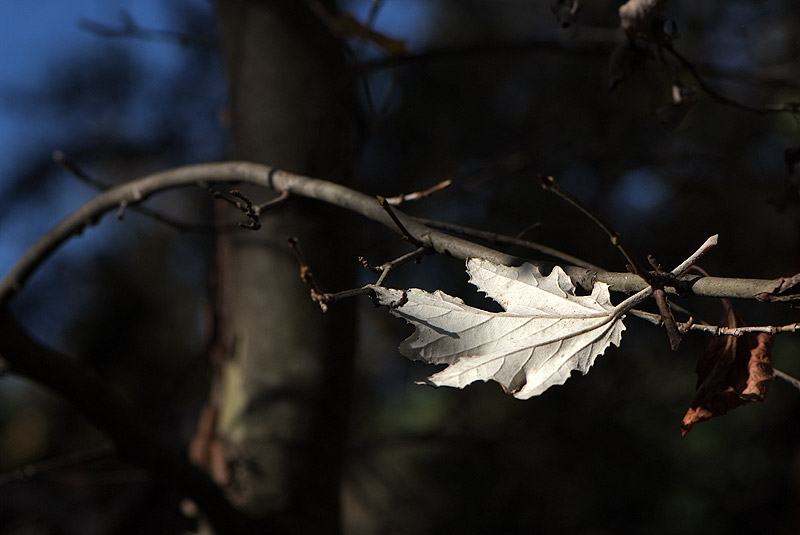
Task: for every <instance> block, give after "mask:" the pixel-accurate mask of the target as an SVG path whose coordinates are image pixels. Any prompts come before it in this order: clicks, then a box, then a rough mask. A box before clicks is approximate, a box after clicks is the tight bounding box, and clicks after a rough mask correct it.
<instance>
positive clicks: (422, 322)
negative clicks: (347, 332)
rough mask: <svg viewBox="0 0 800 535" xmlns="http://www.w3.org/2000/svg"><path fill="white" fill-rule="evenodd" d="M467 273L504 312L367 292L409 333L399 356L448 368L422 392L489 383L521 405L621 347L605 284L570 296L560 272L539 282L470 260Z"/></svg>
mask: <svg viewBox="0 0 800 535" xmlns="http://www.w3.org/2000/svg"><path fill="white" fill-rule="evenodd" d="M467 271H468V273H469V274H470V277H471V278H470V282H471V283H473V284H475V285H476V286H477V287H478V289H479V290H480V291H482V292H484V293H486V295H487V296H488V297H491V298H492V299H494V300H495V301H497V302H498V303H499V304H500V305H501V306H502V307H503V308H504V309H505V310H504V312H499V313H494V312H487V311H485V310H481V309H477V308H473V307H470V306H468V305H466V304H465V303H464V301H462V300H461V299H458V298H456V297H452V296H449V295H447V294H445V293H443V292H441V291H436V292H434V293H428V292H425V291H423V290H418V289H411V290H407V291H401V290H393V289H389V288H383V287H378V286H374V287H373V290H374V291H375V294H376V297H377V299H378V302H379V303H381V304H383V305H386V306H389V308H390V309H391V313H392V314H394V315H395V316H398V317H401V318H403V319H405V320H406V321H408V322H409V323H411V324H413V325H414V327H415V328H416V330H415V332H414V333H413V334H412V335H411V336H410V337H409V338H408V339H406V340H405V341H404V342H403V343H402V344H401V345H400V352H401V353H402V354H403V355H405V356H406V357H408V358H411V359H413V360H421V361H423V362H427V363H430V364H447V365H448V367H447V368H445V369H444V370H442V371H440V372H438V373H436V374H434V375H432V376H431V377H429V378H428V383H429V384H432V385H435V386H453V387H458V388H463V387H465V386H467V385H468V384H470V383H473V382H475V381H488V380H493V381H496V382H498V383H500V384H501V385H502V386H503V388H504V390H505V391H506V392H508V393H510V394H513V395H514V396H515V397H516V398H519V399H528V398H530V397H532V396H536V395H539V394H541V393H542V392H544V391H545V390H547V389H548V388H550V387H551V386H554V385H560V384H563V383H564V382H565V381H566V380H567V379H568V378H569V377H570V374H571V372H572V371H578V372H580V373H584V374H585V373H587V372H588V371H589V368H590V367H591V366H592V364H593V363H594V361H595V359H596V358H597V356H599V355H601V354H602V353H603V352H604V351H605V350H606V349H607V348H608V346H609V345H610V344H612V343H613V344H614V345H617V346H618V345H619V343H620V341H621V339H622V331H623V330H624V329H625V327H624V326H623V324H622V314H619V313H617V310H616V309H615V308H614V306H613V305H612V304H611V301H610V298H609V293H608V285H606V284H603V283H596V284H595V286H594V288H593V291H592V293H591V295H586V296H576V295H575V286H574V284H573V283H572V281H571V280H570V278H569V276H568V275H567V274H566V273H564V271H563V270H562V269H561V268H559V267H555V268H553V271H552V272H551V273H550V275H548V276H546V277H545V276H543V275H542V274H541V273H540V272H539V270H538V268H536V267H535V266H533V265H530V264H523V265H521V266H519V267H508V266H503V265H498V264H494V263H492V262H489V261H487V260H481V259H476V258H471V259H469V260H468V261H467ZM404 297H405V298H406V300H405V301H403V298H404ZM400 302H402V304H401V305H399V306H398V305H397V303H400Z"/></svg>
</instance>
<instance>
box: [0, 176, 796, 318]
mask: <svg viewBox="0 0 800 535" xmlns="http://www.w3.org/2000/svg"><path fill="white" fill-rule="evenodd" d="M212 183H248V184H254V185H258V186H262V187H264V188H269V189H272V190H275V191H276V192H278V193H291V194H293V195H297V196H301V197H307V198H310V199H316V200H319V201H322V202H325V203H328V204H332V205H335V206H338V207H340V208H343V209H345V210H349V211H351V212H355V213H358V214H360V215H362V216H364V217H366V218H368V219H371V220H373V221H375V222H377V223H380V224H381V225H383V226H385V227H387V228H390V229H392V230H394V231H395V232H398V233H399V232H400V231H399V229H398V227H397V224H396V222H395V221H394V220H393V219H392V217H391V216H390V215H389V214H388V213H387V212H386V211H385V210H384V209H383V208H381V206H380V205H379V204H378V203H377V202H375V198H374V197H372V196H370V195H366V194H363V193H360V192H357V191H355V190H352V189H350V188H347V187H345V186H342V185H339V184H335V183H333V182H328V181H325V180H319V179H315V178H311V177H307V176H303V175H297V174H293V173H288V172H285V171H279V170H276V169H274V168H272V167H269V166H265V165H260V164H255V163H250V162H236V161H234V162H221V163H207V164H197V165H189V166H185V167H178V168H175V169H171V170H168V171H164V172H161V173H156V174H152V175H148V176H145V177H143V178H140V179H137V180H132V181H130V182H127V183H125V184H121V185H119V186H116V187H114V188H111V189H109V190H107V191H105V192H102V193H100V194H99V195H97V196H96V197H95V198H94V199H92V200H90V201H89V202H87V203H86V204H84V205H83V206H81V207H80V208H78V209H77V210H76V211H75V212H73V213H72V214H71V215H69V216H68V217H67V218H65V219H64V220H63V221H61V222H60V223H59V224H58V225H56V226H55V227H54V228H53V229H51V230H50V231H49V232H48V233H47V234H45V235H44V236H42V237H41V238H40V239H39V240H38V241H37V242H36V243H34V244H33V246H31V247H30V248H29V249H28V250H27V251H26V252H25V254H24V255H23V256H22V257H21V258H20V260H19V261H18V262H17V264H16V265H14V267H12V268H11V270H10V271H9V272H8V273H7V274H6V276H5V277H4V278H3V280H2V281H0V303H7V302H9V300H10V299H11V298H13V296H14V295H15V294H17V293H18V292H19V291H20V290H21V289H22V288H23V286H24V285H25V283H26V282H27V280H28V279H29V278H30V277H31V275H33V273H34V272H35V271H36V269H38V267H39V266H40V265H41V264H42V263H43V262H44V261H45V260H47V259H48V258H49V257H50V255H51V254H53V252H54V251H56V250H57V249H58V248H59V247H60V246H61V245H62V244H63V243H64V242H66V241H67V240H68V239H70V238H71V237H73V236H75V235H78V234H80V233H81V232H83V230H84V229H86V228H87V227H90V226H92V225H94V224H96V223H97V222H98V221H99V220H100V218H101V217H102V216H103V215H104V214H106V213H108V212H109V211H112V210H115V209H117V208H118V207H119V206H120V205H123V204H124V205H127V206H130V205H134V204H138V203H141V202H142V201H144V200H146V199H147V198H148V197H150V196H152V195H154V194H156V193H159V192H161V191H166V190H170V189H174V188H178V187H182V186H190V185H201V186H204V187H207V186H208V185H209V184H212ZM393 214H394V216H395V218H396V219H397V220H398V221H400V222H401V224H402V226H403V228H404V229H405V231H406V232H407V233H408V234H409V236H410V237H411V238H413V239H414V240H415V241H416V242H417V243H419V244H420V246H422V247H426V248H429V249H431V250H433V251H435V252H437V253H439V254H443V255H447V256H452V257H454V258H460V259H463V260H466V259H467V258H471V257H479V258H485V259H487V260H491V261H492V262H495V263H497V264H506V265H518V264H520V263H522V262H523V261H526V259H523V258H520V257H517V256H513V255H509V254H506V253H503V252H501V251H497V250H495V249H492V248H490V247H486V246H483V245H480V244H477V243H474V242H471V241H469V240H466V239H464V238H460V237H457V236H452V235H450V234H447V233H445V232H441V231H438V230H435V229H433V228H431V227H429V226H427V225H425V224H424V223H422V222H421V221H419V220H417V219H415V218H413V217H410V216H408V215H406V214H405V213H403V212H402V211H400V210H398V209H396V208H395V209H393ZM527 261H530V262H531V263H533V264H535V265H537V266H540V267H542V268H544V269H545V270H547V269H550V268H552V266H553V264H552V263H550V262H538V261H535V260H533V261H532V260H527ZM562 267H563V268H564V271H565V272H566V273H567V274H568V275H569V276H570V277H571V278H572V279H573V280H574V281H575V283H576V284H578V285H580V286H581V287H583V288H585V289H591V288H592V286H593V285H594V282H595V281H600V282H605V283H606V284H609V285H610V286H611V289H612V290H614V291H618V292H623V293H634V292H638V291H639V290H642V289H644V288H645V287H647V283H646V282H645V281H644V280H642V278H641V277H639V276H638V275H634V274H631V273H615V272H608V271H600V270H595V269H587V268H583V267H578V266H562ZM680 280H681V281H682V283H683V284H685V285H686V286H687V287H689V288H691V293H692V294H693V295H698V296H709V297H730V298H748V299H754V298H759V299H762V300H765V297H764V296H769V295H772V294H773V293H774V292H775V291H776V290H777V289H778V288H779V287H780V285H781V283H782V282H783V281H784V280H785V279H783V278H778V279H771V280H768V279H734V278H721V277H703V276H699V275H688V276H686V275H685V276H683V277H681V279H680ZM667 291H670V292H673V291H674V289H672V288H667Z"/></svg>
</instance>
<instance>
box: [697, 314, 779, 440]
mask: <svg viewBox="0 0 800 535" xmlns="http://www.w3.org/2000/svg"><path fill="white" fill-rule="evenodd" d="M723 304H724V306H725V313H724V316H723V319H722V322H721V326H722V327H744V326H745V323H744V321H743V320H742V317H741V316H740V315H739V314H738V313H737V312H736V311H735V310H734V308H733V306H732V305H731V303H730V301H728V300H727V299H726V300H723ZM771 350H772V335H770V334H767V333H758V334H756V333H746V334H743V335H741V336H716V337H714V338H713V339H712V340H711V342H710V343H709V344H708V347H707V348H706V350H705V352H704V353H703V355H702V356H701V357H700V359H699V360H698V361H697V368H696V371H697V392H696V393H695V397H694V400H693V401H692V404H691V406H690V407H689V410H688V411H686V415H685V416H684V417H683V422H681V434H682V435H683V436H686V434H687V433H688V432H689V431H691V429H692V427H694V426H695V425H696V424H698V423H700V422H703V421H705V420H708V419H710V418H713V417H715V416H720V415H723V414H725V413H726V412H728V411H730V410H732V409H735V408H736V407H739V406H741V405H745V404H747V403H750V402H752V401H763V400H764V397H765V396H766V395H767V390H768V388H769V385H770V383H771V381H772V378H773V377H774V376H775V375H774V372H773V371H772V353H771Z"/></svg>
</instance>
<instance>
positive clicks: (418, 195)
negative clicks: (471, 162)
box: [386, 179, 453, 206]
mask: <svg viewBox="0 0 800 535" xmlns="http://www.w3.org/2000/svg"><path fill="white" fill-rule="evenodd" d="M452 183H453V181H452V180H450V179H447V180H442V181H441V182H439V183H438V184H434V185H433V186H431V187H430V188H428V189H425V190H422V191H415V192H412V193H403V194H400V195H395V196H394V197H386V202H387V203H389V204H391V205H392V206H400V205H401V204H403V203H404V202H408V201H417V200H419V199H424V198H425V197H430V196H431V195H433V194H434V193H436V192H437V191H441V190H443V189H445V188H448V187H450V185H451V184H452Z"/></svg>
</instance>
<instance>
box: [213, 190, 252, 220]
mask: <svg viewBox="0 0 800 535" xmlns="http://www.w3.org/2000/svg"><path fill="white" fill-rule="evenodd" d="M210 191H211V194H212V195H213V196H214V198H215V199H222V200H223V201H226V202H228V203H230V204H232V205H233V206H235V207H236V208H237V209H238V210H240V211H241V212H242V213H243V214H244V215H245V216H246V217H247V219H248V222H247V223H239V226H240V227H242V228H246V229H250V230H258V229H260V228H261V221H259V218H258V215H259V213H260V210H259V208H258V207H256V206H254V205H253V201H251V200H250V199H249V198H248V197H247V196H246V195H245V194H244V193H242V192H241V191H239V190H237V189H232V190H228V195H230V197H229V196H227V195H225V194H223V193H222V192H219V191H215V190H213V189H212V190H210Z"/></svg>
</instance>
